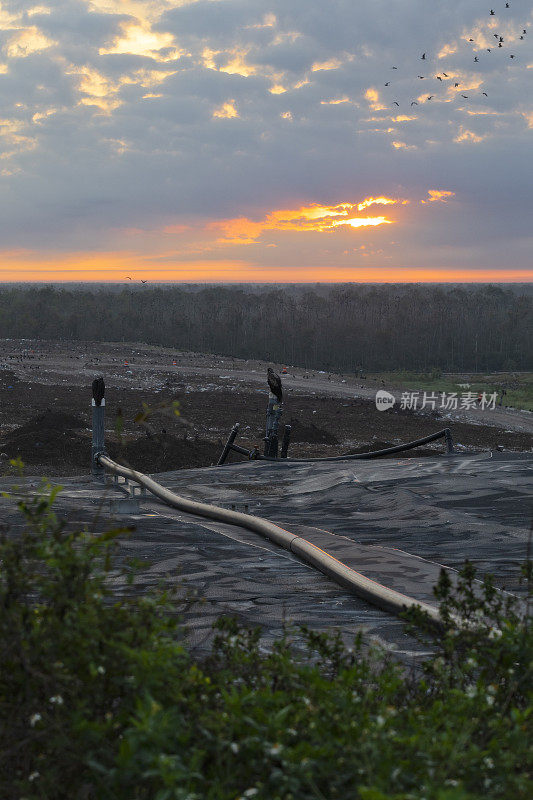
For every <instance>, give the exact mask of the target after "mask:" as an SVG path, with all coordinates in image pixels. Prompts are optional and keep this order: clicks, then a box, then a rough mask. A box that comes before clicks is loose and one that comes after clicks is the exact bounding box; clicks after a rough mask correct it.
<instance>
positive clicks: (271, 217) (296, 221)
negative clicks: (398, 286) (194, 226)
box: [208, 197, 402, 244]
mask: <svg viewBox="0 0 533 800" xmlns="http://www.w3.org/2000/svg"><path fill="white" fill-rule="evenodd" d="M399 202H402V201H400V200H395V199H393V198H389V197H377V198H373V197H369V198H367V199H366V200H363V201H362V202H360V203H338V204H337V205H335V206H321V205H318V204H315V203H313V204H312V205H310V206H302V207H300V208H294V209H293V208H283V209H279V210H276V211H271V212H270V214H267V216H266V217H265V218H264V219H263V220H260V221H254V220H251V219H248V218H247V217H238V218H236V219H226V220H222V221H220V222H213V223H211V224H210V225H209V226H208V227H209V228H211V229H213V230H219V231H221V233H222V237H221V238H220V239H218V240H217V241H218V242H219V243H223V244H252V243H254V242H256V241H257V240H258V239H259V237H260V236H261V234H262V232H263V231H298V232H303V231H305V232H315V233H316V232H319V233H324V232H328V231H329V232H331V231H332V230H334V229H335V228H338V227H339V226H341V225H347V226H349V227H352V228H362V227H368V226H376V225H388V224H391V223H392V220H390V219H387V217H384V216H378V217H358V216H357V215H356V214H357V212H358V211H363V210H364V209H365V208H367V207H368V206H370V205H373V204H374V203H376V204H380V205H394V204H395V203H399Z"/></svg>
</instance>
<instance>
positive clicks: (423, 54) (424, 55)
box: [420, 53, 426, 61]
mask: <svg viewBox="0 0 533 800" xmlns="http://www.w3.org/2000/svg"><path fill="white" fill-rule="evenodd" d="M420 58H421V59H422V61H425V60H426V54H425V53H422V55H421V56H420Z"/></svg>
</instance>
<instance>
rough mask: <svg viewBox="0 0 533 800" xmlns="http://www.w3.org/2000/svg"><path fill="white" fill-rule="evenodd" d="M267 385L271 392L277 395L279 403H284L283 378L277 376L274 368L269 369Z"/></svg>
mask: <svg viewBox="0 0 533 800" xmlns="http://www.w3.org/2000/svg"><path fill="white" fill-rule="evenodd" d="M267 383H268V385H269V387H270V391H271V392H272V394H273V395H275V397H276V400H277V401H278V403H282V402H283V390H282V388H281V378H280V377H279V375H276V373H275V372H274V370H273V369H272V367H269V368H268V369H267Z"/></svg>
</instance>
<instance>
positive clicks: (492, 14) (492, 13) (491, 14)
mask: <svg viewBox="0 0 533 800" xmlns="http://www.w3.org/2000/svg"><path fill="white" fill-rule="evenodd" d="M490 16H491V17H493V16H494V11H493V10H492V8H491V10H490Z"/></svg>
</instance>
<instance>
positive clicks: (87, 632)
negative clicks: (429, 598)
mask: <svg viewBox="0 0 533 800" xmlns="http://www.w3.org/2000/svg"><path fill="white" fill-rule="evenodd" d="M55 492H56V490H53V491H52V490H50V488H49V487H48V488H46V487H43V491H42V492H41V494H40V495H39V496H38V497H36V498H33V499H31V498H24V497H21V499H20V503H19V505H20V510H21V513H22V514H24V516H25V520H26V526H25V529H24V532H23V533H21V534H17V535H16V536H15V535H12V534H10V532H9V531H4V532H3V534H2V537H1V540H0V565H1V573H0V719H1V720H2V722H3V724H2V726H1V727H0V796H1V797H2V798H5V800H11V799H13V800H14V798H18V799H19V800H21V799H22V798H26V799H27V800H33V799H34V798H35V799H37V798H49V799H50V800H52V799H53V800H61V799H62V798H69V800H72V799H73V798H80V799H81V798H84V800H90V799H91V798H97V799H98V800H105V799H106V798H110V799H115V798H117V799H118V800H144V799H146V800H148V799H150V800H152V799H153V800H170V799H173V800H203V798H209V799H210V800H236V798H257V800H260V799H262V800H267V799H268V800H274V799H275V798H280V799H283V800H304V798H305V800H307V799H308V798H317V800H318V799H320V800H324V798H328V799H329V798H343V799H345V798H354V799H355V798H360V800H387V799H388V800H422V798H426V799H427V800H431V798H435V800H472V799H473V798H478V797H482V796H483V797H484V798H516V799H517V800H520V798H524V800H525V798H529V797H531V794H532V792H533V773H532V768H533V763H532V756H531V750H530V749H529V746H530V741H531V728H532V726H531V722H532V705H531V699H532V698H531V688H532V682H531V677H532V675H531V667H532V662H533V636H532V632H531V626H528V620H527V612H526V614H524V613H523V612H521V611H520V609H519V608H518V607H515V606H514V604H513V603H512V602H510V601H507V602H505V603H504V602H503V601H502V595H501V594H499V593H498V592H496V591H495V590H494V589H493V587H492V585H491V583H490V581H489V580H487V581H485V584H484V586H483V591H482V592H481V593H480V596H478V594H477V593H476V592H474V583H473V579H474V571H473V569H472V567H471V566H470V565H468V564H467V565H465V568H464V569H463V571H462V574H461V581H460V585H459V587H458V590H457V592H455V591H454V592H452V590H451V587H450V585H449V583H448V582H447V580H446V579H445V577H443V578H441V581H440V584H439V586H438V587H437V589H436V594H437V597H438V600H439V602H440V604H441V612H442V616H443V620H444V630H443V631H440V632H435V631H432V628H431V626H429V625H427V624H426V623H425V621H424V619H423V617H420V618H418V619H417V620H413V624H416V625H417V628H418V630H419V631H420V632H421V635H424V636H426V637H428V638H429V640H430V641H431V642H432V648H433V654H432V655H431V656H430V657H428V658H427V659H426V661H425V662H424V663H423V665H422V667H421V668H420V669H417V670H416V671H409V670H406V668H405V667H402V666H401V665H400V664H398V663H397V662H395V661H394V660H392V659H390V658H389V657H386V656H385V655H384V654H383V653H380V652H378V651H370V652H369V651H368V650H366V649H363V647H362V646H361V642H356V643H355V646H354V648H353V649H352V650H350V649H346V648H345V647H344V646H343V645H342V643H341V642H340V640H339V639H338V638H336V637H335V636H325V635H320V634H316V633H313V632H311V631H303V635H304V638H305V640H306V647H305V649H303V650H302V648H301V647H298V648H297V647H295V645H294V642H293V641H291V635H290V632H287V634H286V636H285V637H284V638H283V639H281V640H280V641H278V642H277V644H276V646H275V648H274V649H273V651H272V652H265V651H264V650H263V649H262V648H261V646H260V634H259V632H258V631H250V630H246V629H242V628H239V627H238V626H237V624H236V623H235V622H234V621H232V620H230V619H225V620H221V621H220V622H219V624H218V630H217V638H216V642H215V646H214V649H213V652H212V653H211V654H210V655H209V656H208V657H206V658H205V659H204V660H202V661H199V660H198V659H196V660H195V658H193V656H192V655H191V654H190V653H189V652H188V650H187V647H186V646H185V644H184V640H183V632H182V630H181V628H180V625H179V621H178V620H177V618H176V614H175V611H176V603H177V598H176V597H175V596H172V595H171V594H168V593H164V592H163V593H161V594H159V595H158V596H157V597H154V596H151V597H136V598H135V597H131V598H118V597H116V596H113V595H112V594H111V593H110V590H109V588H108V581H107V580H106V579H107V577H108V576H109V572H110V570H111V569H112V567H113V559H112V555H113V547H114V542H115V539H116V537H117V536H120V535H126V532H125V531H111V532H109V533H106V534H103V535H95V534H89V533H88V532H78V533H71V532H69V533H67V532H66V531H65V530H64V529H63V528H62V526H61V524H60V523H59V522H58V520H57V519H56V517H55V515H54V512H53V500H54V496H55ZM125 569H126V571H128V573H129V574H133V573H131V568H130V567H125ZM524 578H525V579H526V580H527V581H528V585H529V584H530V582H531V564H530V562H526V564H525V566H524ZM458 616H460V617H461V619H462V620H463V622H462V624H461V626H460V627H456V626H455V627H454V626H453V625H452V620H453V619H454V618H457V617H458Z"/></svg>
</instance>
